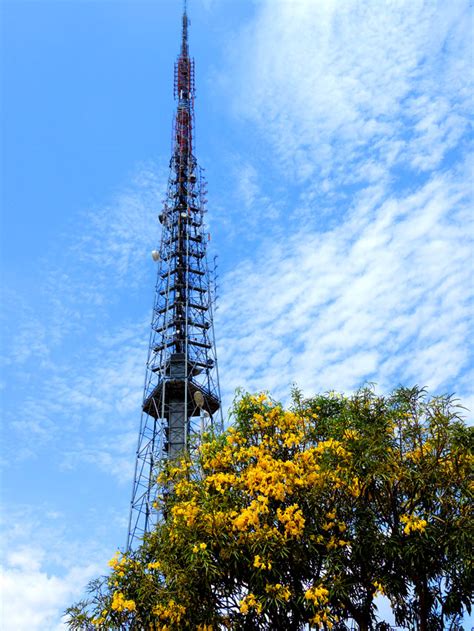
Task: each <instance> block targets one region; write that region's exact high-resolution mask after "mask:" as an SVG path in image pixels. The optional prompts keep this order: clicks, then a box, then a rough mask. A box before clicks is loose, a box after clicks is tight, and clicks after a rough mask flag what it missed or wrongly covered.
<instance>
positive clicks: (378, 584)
mask: <svg viewBox="0 0 474 631" xmlns="http://www.w3.org/2000/svg"><path fill="white" fill-rule="evenodd" d="M372 585H373V586H374V587H375V595H376V596H385V590H384V588H383V585H382V583H381V582H380V581H374V582H373V583H372Z"/></svg>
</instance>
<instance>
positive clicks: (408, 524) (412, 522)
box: [400, 515, 428, 535]
mask: <svg viewBox="0 0 474 631" xmlns="http://www.w3.org/2000/svg"><path fill="white" fill-rule="evenodd" d="M400 521H401V522H402V523H403V524H405V527H404V529H403V532H404V533H405V534H406V535H409V534H410V533H411V532H420V533H423V532H425V529H426V526H427V525H428V522H427V521H426V519H421V518H420V517H416V516H415V515H402V516H401V517H400Z"/></svg>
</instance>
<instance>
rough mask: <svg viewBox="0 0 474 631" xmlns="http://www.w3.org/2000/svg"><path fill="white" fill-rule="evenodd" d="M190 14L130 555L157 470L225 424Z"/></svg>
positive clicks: (149, 524) (178, 80) (152, 516)
mask: <svg viewBox="0 0 474 631" xmlns="http://www.w3.org/2000/svg"><path fill="white" fill-rule="evenodd" d="M188 24H189V22H188V18H187V14H186V8H185V10H184V14H183V26H182V42H181V52H180V55H179V57H178V60H177V62H176V65H175V75H174V95H175V99H176V100H177V101H178V105H177V111H176V116H175V120H174V126H173V152H172V157H171V161H170V176H169V180H168V187H167V196H166V199H165V201H164V205H163V210H162V212H161V214H160V215H159V220H160V223H161V224H162V235H161V244H160V249H159V269H158V276H157V283H156V288H155V301H154V306H153V317H152V323H151V335H150V345H149V351H148V360H147V366H146V378H145V389H144V397H143V412H142V418H141V424H140V432H139V438H138V448H137V452H136V465H135V476H134V483H133V493H132V501H131V508H130V520H129V529H128V539H127V550H130V549H132V548H133V547H134V546H136V545H138V544H139V543H140V541H141V540H142V538H143V536H144V534H146V533H147V532H149V531H150V530H151V529H152V528H153V526H154V524H156V522H157V521H158V519H159V518H160V517H159V512H158V511H157V510H155V509H153V502H154V498H155V495H156V494H157V489H156V486H155V480H156V470H157V468H158V466H159V464H160V462H161V461H162V459H163V458H174V457H176V456H177V455H178V454H179V453H181V452H183V451H184V450H188V449H189V447H190V442H191V438H192V435H193V434H195V433H197V432H199V431H201V430H202V428H203V426H208V425H209V424H212V425H218V426H222V412H221V407H220V405H221V404H220V389H219V375H218V368H217V357H216V347H215V338H214V326H213V306H214V299H215V291H214V283H213V282H212V279H211V274H210V270H209V265H208V260H207V241H208V234H207V233H206V232H205V225H204V216H205V213H206V201H207V200H206V199H205V195H206V189H205V187H206V184H205V181H204V177H203V174H202V170H201V169H200V168H199V167H198V164H197V161H196V158H195V155H194V144H193V143H194V141H193V129H194V98H195V87H194V61H193V60H192V59H191V58H190V57H189V49H188Z"/></svg>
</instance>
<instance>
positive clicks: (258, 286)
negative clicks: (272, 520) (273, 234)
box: [217, 174, 473, 396]
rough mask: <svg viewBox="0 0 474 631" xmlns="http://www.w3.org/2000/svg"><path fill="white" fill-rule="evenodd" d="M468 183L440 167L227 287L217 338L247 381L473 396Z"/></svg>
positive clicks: (280, 250)
mask: <svg viewBox="0 0 474 631" xmlns="http://www.w3.org/2000/svg"><path fill="white" fill-rule="evenodd" d="M469 217H470V215H469V186H467V185H465V184H463V182H462V181H460V180H459V178H457V177H455V176H448V175H446V174H445V175H441V174H437V175H435V176H434V177H433V179H432V180H430V181H428V182H427V183H426V184H425V186H423V187H421V188H420V189H418V190H417V191H415V192H414V193H412V194H408V195H404V196H399V197H396V196H395V195H393V196H392V197H390V198H386V199H385V200H384V201H381V202H379V203H378V204H376V205H375V206H373V205H372V204H371V203H367V198H366V197H365V196H362V197H361V199H360V200H359V202H358V203H356V204H355V205H354V210H353V212H352V214H351V215H350V216H349V217H348V218H347V219H346V220H345V221H343V222H342V223H341V224H340V226H338V227H337V228H334V229H333V230H331V231H328V232H324V233H321V232H317V231H308V230H306V231H298V232H297V233H296V234H292V235H291V236H289V237H288V238H287V239H285V240H283V239H282V240H279V241H278V242H274V243H272V244H269V243H266V244H265V245H264V246H262V249H261V250H260V252H259V253H258V256H257V257H256V258H255V259H253V260H247V261H245V262H244V264H243V265H241V266H240V268H239V269H238V270H237V271H235V272H233V273H231V274H229V275H228V276H227V277H226V278H225V279H224V283H223V287H224V291H223V300H222V304H221V309H220V311H218V323H217V332H218V345H219V351H220V360H221V374H222V381H223V385H224V386H225V388H226V390H227V393H229V390H232V389H233V388H234V387H237V386H239V385H243V386H247V387H250V388H269V389H271V390H272V389H273V390H276V394H277V395H278V396H282V395H283V394H284V393H285V392H287V391H288V385H289V384H291V383H292V382H293V381H296V382H298V384H299V385H301V386H302V387H303V388H304V389H305V390H306V391H307V392H308V393H311V392H316V391H325V390H328V389H333V388H334V389H337V390H351V389H354V388H357V387H358V386H360V385H362V384H363V382H364V381H367V380H368V381H376V382H378V384H379V385H380V387H381V388H384V389H386V388H389V387H395V386H397V385H398V384H400V383H403V384H408V385H411V384H413V383H414V382H417V383H419V384H420V385H427V386H428V387H429V388H430V389H431V390H434V391H437V392H439V391H444V390H445V389H448V390H450V389H453V388H454V389H455V390H456V391H457V392H458V394H462V395H469V393H470V391H471V388H470V387H469V386H468V381H467V375H466V373H465V371H466V370H467V369H468V366H469V359H470V356H469V349H468V348H467V346H466V343H465V341H466V339H467V336H468V331H469V318H470V304H471V302H470V301H471V300H472V298H473V296H472V284H471V282H470V279H471V275H470V274H471V273H470V270H469V268H468V266H466V265H465V262H466V261H467V260H468V259H469V257H470V256H471V246H472V239H471V235H472V230H471V229H470V226H469V223H470V219H469ZM471 222H472V218H471Z"/></svg>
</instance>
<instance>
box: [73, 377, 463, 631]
mask: <svg viewBox="0 0 474 631" xmlns="http://www.w3.org/2000/svg"><path fill="white" fill-rule="evenodd" d="M459 411H460V410H459V407H457V406H456V404H455V402H454V401H453V400H452V399H451V398H450V397H434V398H431V399H428V398H427V397H426V395H425V393H424V391H423V390H420V389H418V388H414V389H406V388H400V389H398V390H396V391H395V392H393V393H392V394H391V395H389V396H386V397H384V396H378V395H376V394H375V392H374V391H373V389H371V388H365V389H363V390H361V391H359V392H357V393H356V394H354V395H352V396H347V397H346V396H343V395H339V394H335V393H330V394H325V395H319V396H316V397H313V398H311V399H304V398H303V397H302V395H301V393H300V392H299V391H297V390H295V391H294V392H293V404H292V405H291V406H290V408H289V409H285V408H284V407H283V406H282V405H280V404H279V403H277V402H275V401H273V400H272V399H271V398H270V397H268V396H267V395H266V394H258V395H251V394H241V395H240V396H239V397H238V398H237V400H236V402H235V404H234V407H233V412H232V424H231V426H230V427H229V428H228V429H227V430H226V431H225V432H224V433H222V434H219V435H216V434H214V433H212V432H208V433H206V434H204V435H203V436H201V437H200V438H199V442H198V444H196V446H195V449H194V450H192V451H191V452H190V454H184V455H183V456H182V457H181V458H179V459H177V460H175V461H164V462H163V463H162V466H161V470H160V471H159V472H157V485H156V492H157V497H156V502H155V508H156V510H157V511H158V512H159V514H160V515H161V519H160V521H159V524H158V526H157V527H156V529H155V530H154V531H153V532H151V533H150V534H149V535H148V536H147V537H146V539H145V540H144V542H143V544H142V545H141V546H140V547H139V549H137V550H136V551H135V552H133V553H131V554H130V555H124V554H121V553H117V555H116V556H115V557H114V558H113V559H112V560H111V562H110V565H111V572H110V575H109V576H108V577H105V578H103V579H98V580H97V581H95V582H93V583H92V584H91V585H90V598H89V600H87V601H83V602H80V603H78V604H76V605H74V606H72V607H70V608H69V609H68V611H67V615H68V625H69V628H71V629H97V628H99V629H137V630H138V629H151V630H162V631H173V630H175V629H196V630H198V631H217V630H218V629H226V628H227V629H236V630H237V629H239V630H240V629H241V630H252V629H268V630H270V629H273V630H275V629H282V630H288V631H291V630H295V631H296V630H299V629H303V628H311V629H334V630H342V629H347V628H349V626H348V624H349V623H348V621H349V620H352V621H355V623H356V624H357V625H358V627H359V629H361V630H363V631H365V630H369V629H381V630H382V629H387V628H389V627H388V626H387V624H386V623H384V622H383V621H379V620H378V619H377V597H378V596H381V595H384V596H385V597H386V598H388V599H389V601H390V604H391V607H392V610H393V613H394V616H395V619H396V623H397V624H398V625H400V626H405V627H408V628H410V629H419V630H420V631H428V629H429V630H430V631H436V630H438V629H439V630H441V629H450V628H451V629H461V628H462V627H461V626H460V624H459V620H460V616H461V615H462V613H463V611H465V610H467V611H470V606H471V604H470V603H471V595H472V594H471V589H472V587H471V586H472V585H473V584H474V576H473V571H472V556H471V555H472V549H473V530H474V528H473V523H474V521H473V515H472V492H473V489H474V484H473V477H472V469H473V467H472V465H473V455H472V447H473V442H474V432H473V428H471V427H468V426H466V425H465V424H464V422H463V421H462V420H461V418H460V415H459Z"/></svg>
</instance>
